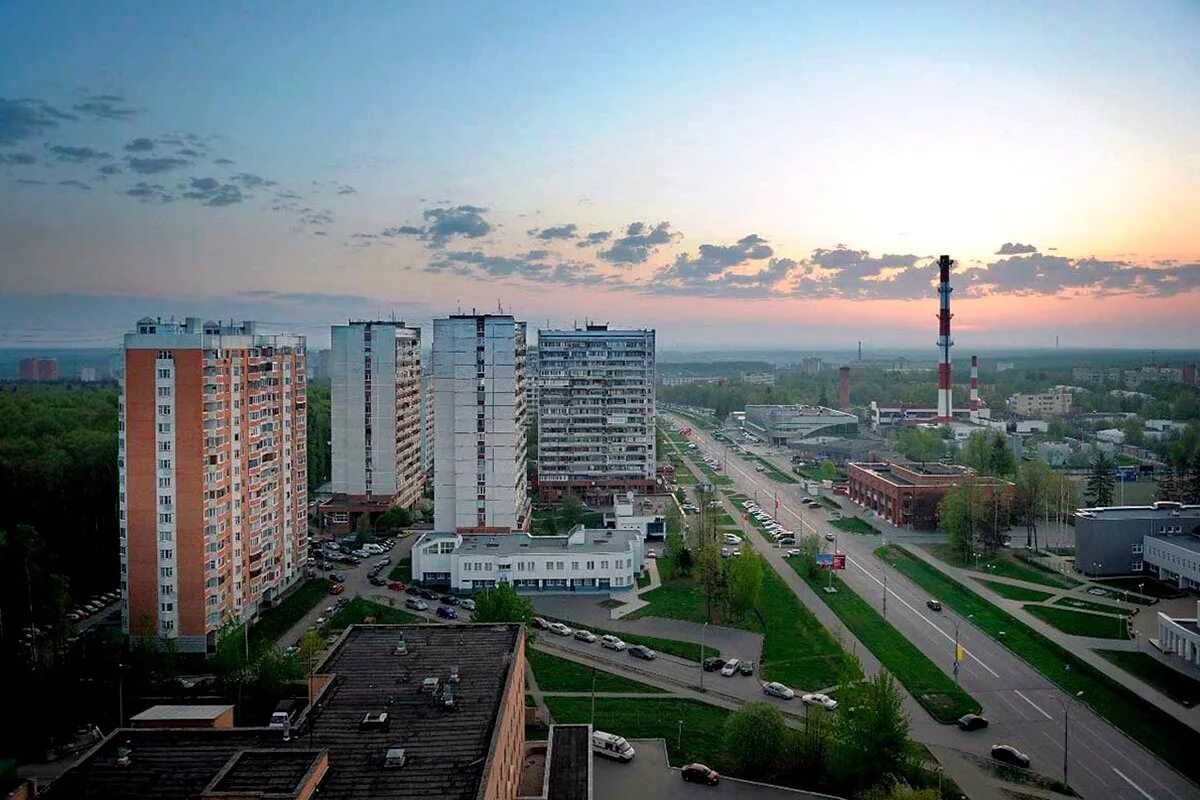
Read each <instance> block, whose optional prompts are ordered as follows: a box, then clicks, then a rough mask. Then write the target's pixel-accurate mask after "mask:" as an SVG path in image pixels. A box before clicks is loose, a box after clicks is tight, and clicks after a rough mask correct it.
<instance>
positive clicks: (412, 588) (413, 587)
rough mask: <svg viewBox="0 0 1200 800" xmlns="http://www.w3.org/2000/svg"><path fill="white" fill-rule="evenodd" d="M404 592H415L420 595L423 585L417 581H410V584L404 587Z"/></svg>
mask: <svg viewBox="0 0 1200 800" xmlns="http://www.w3.org/2000/svg"><path fill="white" fill-rule="evenodd" d="M404 593H405V594H415V595H417V596H418V597H420V596H421V587H420V586H417V585H416V584H415V583H410V584H409V585H408V586H405V587H404Z"/></svg>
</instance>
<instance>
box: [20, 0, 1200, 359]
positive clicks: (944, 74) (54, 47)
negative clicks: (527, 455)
mask: <svg viewBox="0 0 1200 800" xmlns="http://www.w3.org/2000/svg"><path fill="white" fill-rule="evenodd" d="M1197 41H1200V6H1198V5H1197V4H1195V3H1192V2H1187V0H1175V1H1174V2H1167V1H1166V0H1164V1H1163V2H1155V3H1147V4H1134V3H1110V4H1095V3H1085V2H1063V3H1056V4H1053V5H1052V6H1048V7H1047V6H1045V5H1044V4H1036V3H1013V4H1003V5H1001V4H935V3H915V4H907V5H904V6H903V7H898V6H894V5H887V4H875V3H850V4H842V5H840V6H839V7H837V8H830V7H826V6H824V5H821V4H803V5H802V4H793V3H742V4H733V3H711V4H703V5H701V4H689V5H687V6H679V5H672V4H666V3H659V4H635V3H628V2H617V3H608V4H603V5H600V4H597V5H585V4H566V5H563V4H550V3H516V2H512V3H503V4H496V3H461V4H455V5H454V7H453V8H451V7H442V8H439V7H432V6H427V5H421V4H416V3H403V4H396V3H361V4H355V5H354V6H353V7H352V9H350V10H349V11H347V10H345V9H344V8H342V7H332V6H328V5H324V4H318V3H290V2H289V3H282V2H275V3H262V4H255V5H254V6H253V7H250V8H246V7H239V6H234V5H232V4H216V5H214V6H206V7H204V10H203V13H202V14H198V13H197V11H196V9H195V8H194V7H185V6H179V7H176V8H164V7H159V6H147V5H144V4H134V3H120V2H118V3H112V4H105V5H104V6H103V7H101V6H88V5H83V4H68V3H61V2H45V3H38V4H23V5H22V4H8V5H6V6H4V7H2V8H0V52H3V53H5V60H4V64H5V68H4V69H3V70H0V346H47V347H51V346H89V345H96V346H112V345H114V344H116V342H117V341H118V340H119V336H120V334H121V333H122V332H124V331H125V330H127V329H128V328H129V326H130V325H131V324H132V322H133V321H134V320H135V319H136V318H137V317H140V316H143V315H146V314H150V315H164V316H165V315H169V314H177V315H197V316H204V317H225V318H228V317H235V318H253V319H260V320H262V321H264V322H265V323H266V324H268V325H270V326H277V327H283V328H295V329H298V330H300V331H301V332H305V333H310V334H318V332H319V331H322V330H324V331H325V332H326V335H327V330H328V325H329V324H330V323H332V322H337V321H340V320H342V319H345V318H346V317H352V316H355V317H359V316H387V315H390V314H395V315H396V316H397V317H398V318H405V319H407V320H409V321H415V322H423V321H427V320H428V319H430V318H432V317H434V316H438V315H442V314H445V313H450V312H453V311H455V310H456V309H457V308H459V307H462V308H464V309H469V308H472V307H475V308H479V309H481V310H484V309H486V310H490V309H494V308H496V307H497V305H498V304H499V305H502V306H503V307H504V309H505V310H511V311H512V312H513V313H515V314H517V315H519V316H520V317H522V318H524V319H528V320H529V321H530V322H531V324H532V325H533V326H538V325H544V324H547V323H548V324H550V325H569V324H571V323H572V322H573V321H580V322H582V321H583V320H584V319H585V318H591V319H595V320H604V321H609V322H612V323H614V324H622V325H633V326H638V327H655V328H657V329H658V330H659V332H660V336H659V339H660V342H661V344H662V345H663V346H665V347H674V348H681V349H727V348H738V347H742V348H752V347H772V348H785V349H790V348H796V349H804V348H814V349H823V348H841V349H849V348H850V347H852V346H853V343H854V342H855V341H856V340H858V339H862V340H864V341H865V342H876V343H887V344H888V345H889V346H893V347H901V348H904V347H922V346H926V345H928V346H929V347H930V350H931V352H932V344H933V339H934V338H935V335H936V334H935V331H934V318H933V315H934V311H935V307H936V300H935V295H934V292H933V280H934V275H933V270H932V268H931V261H932V259H933V258H936V256H937V255H938V254H940V253H949V254H951V255H952V256H953V257H954V258H956V259H957V260H958V262H959V265H958V269H957V272H956V273H955V276H954V285H955V287H956V288H955V292H954V295H953V307H954V313H955V320H954V323H955V339H956V341H957V342H958V343H959V344H960V345H964V346H967V347H979V348H982V347H999V346H1036V347H1047V346H1052V345H1053V341H1054V336H1055V335H1058V336H1059V337H1060V341H1061V343H1062V346H1063V347H1064V348H1066V347H1121V346H1124V347H1155V346H1157V347H1191V346H1194V345H1195V342H1196V340H1197V333H1200V323H1198V322H1197V315H1196V314H1195V309H1196V307H1197V300H1198V295H1197V293H1198V292H1200V150H1197V148H1196V145H1195V143H1196V142H1197V141H1200V49H1198V48H1196V46H1195V44H1196V42H1197ZM960 349H961V348H960Z"/></svg>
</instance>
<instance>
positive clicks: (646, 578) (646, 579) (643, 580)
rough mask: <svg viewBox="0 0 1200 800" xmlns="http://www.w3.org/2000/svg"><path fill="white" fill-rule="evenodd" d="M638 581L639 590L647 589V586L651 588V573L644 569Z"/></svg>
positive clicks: (639, 574)
mask: <svg viewBox="0 0 1200 800" xmlns="http://www.w3.org/2000/svg"><path fill="white" fill-rule="evenodd" d="M637 581H638V588H639V589H645V588H646V587H647V586H649V585H650V571H649V570H645V569H644V570H642V571H641V572H640V573H638V579H637Z"/></svg>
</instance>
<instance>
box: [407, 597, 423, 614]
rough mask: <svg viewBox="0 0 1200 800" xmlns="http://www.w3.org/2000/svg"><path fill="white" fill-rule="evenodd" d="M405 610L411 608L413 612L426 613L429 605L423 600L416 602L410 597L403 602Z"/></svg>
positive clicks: (416, 600)
mask: <svg viewBox="0 0 1200 800" xmlns="http://www.w3.org/2000/svg"><path fill="white" fill-rule="evenodd" d="M404 607H405V608H411V609H412V610H413V611H428V610H429V604H428V603H426V602H425V601H424V600H418V599H417V598H415V597H410V598H408V599H407V600H405V601H404Z"/></svg>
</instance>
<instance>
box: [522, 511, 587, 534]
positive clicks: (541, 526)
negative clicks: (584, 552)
mask: <svg viewBox="0 0 1200 800" xmlns="http://www.w3.org/2000/svg"><path fill="white" fill-rule="evenodd" d="M551 520H553V523H554V535H558V536H562V535H565V534H566V533H567V532H568V531H569V530H570V526H568V525H567V523H566V522H565V521H564V520H563V517H562V515H561V514H559V513H558V509H557V508H535V509H534V510H533V511H532V512H531V514H530V524H529V528H530V532H531V533H534V534H547V531H546V526H547V525H548V524H549V523H550V521H551ZM580 522H582V523H583V525H584V526H585V527H588V528H600V527H603V525H604V515H603V514H601V513H599V512H597V511H585V512H583V516H582V518H581V519H580Z"/></svg>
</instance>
